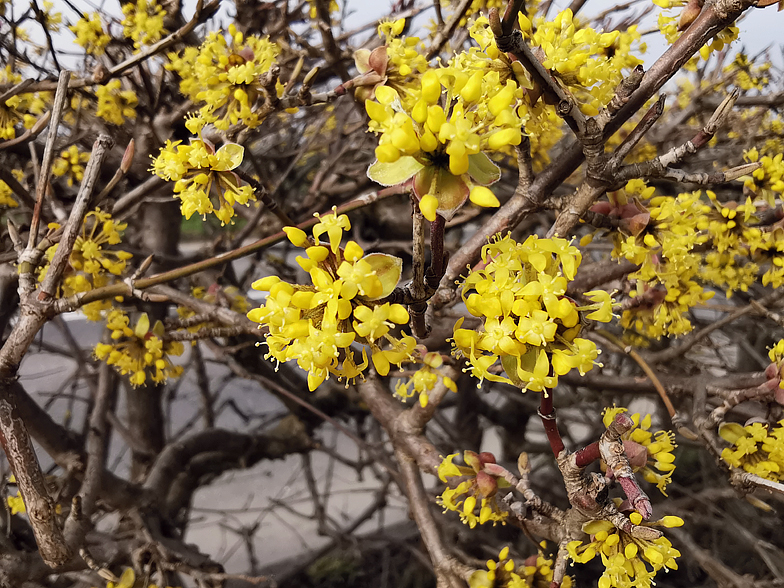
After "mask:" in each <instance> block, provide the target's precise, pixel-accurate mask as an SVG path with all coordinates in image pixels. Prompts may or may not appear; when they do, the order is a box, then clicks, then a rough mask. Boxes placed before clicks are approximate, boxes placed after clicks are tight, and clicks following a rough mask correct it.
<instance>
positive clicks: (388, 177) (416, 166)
mask: <svg viewBox="0 0 784 588" xmlns="http://www.w3.org/2000/svg"><path fill="white" fill-rule="evenodd" d="M423 167H425V166H424V165H422V164H421V163H419V162H418V161H417V160H416V159H414V158H413V157H411V156H410V155H403V156H401V157H400V159H398V160H397V161H395V162H394V163H384V162H382V161H375V162H374V163H372V164H371V166H370V167H369V168H368V171H367V175H368V177H369V178H370V179H371V180H373V181H374V182H376V183H377V184H381V185H382V186H396V185H397V184H402V183H403V182H405V181H406V180H408V179H411V177H412V176H413V175H414V174H415V173H417V172H418V171H419V170H421V169H422V168H423Z"/></svg>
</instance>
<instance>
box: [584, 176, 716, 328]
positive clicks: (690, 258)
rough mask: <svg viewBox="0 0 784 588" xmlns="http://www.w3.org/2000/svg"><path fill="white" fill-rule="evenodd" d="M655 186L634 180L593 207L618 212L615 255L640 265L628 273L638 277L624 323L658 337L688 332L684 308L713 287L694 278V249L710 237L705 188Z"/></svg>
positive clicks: (697, 259) (698, 260) (697, 272)
mask: <svg viewBox="0 0 784 588" xmlns="http://www.w3.org/2000/svg"><path fill="white" fill-rule="evenodd" d="M653 192H654V189H653V188H652V187H648V186H646V185H645V183H644V182H643V181H641V180H631V181H630V182H629V183H627V185H626V186H625V187H624V189H623V190H619V191H617V192H613V193H611V194H610V195H609V197H610V202H609V203H607V202H605V203H601V204H598V205H596V206H594V208H593V210H594V211H596V212H601V213H604V214H608V215H610V216H616V217H620V225H619V228H618V231H617V232H613V234H612V240H613V252H612V255H613V257H616V258H625V259H628V260H629V261H631V262H633V263H636V264H639V265H640V269H639V270H638V271H636V272H633V273H632V274H630V275H629V277H630V278H631V279H633V280H636V286H635V288H634V289H633V290H632V292H631V296H632V298H633V299H637V300H636V301H635V303H634V304H632V306H631V308H629V309H628V310H625V311H624V312H623V314H622V316H621V325H622V326H623V327H625V328H627V329H631V328H633V329H635V330H636V331H637V332H638V333H640V334H642V335H645V336H647V337H650V338H654V339H658V338H660V337H661V336H662V335H681V334H683V333H687V332H689V331H690V330H691V329H692V326H691V322H690V321H689V319H688V318H687V316H686V313H687V312H688V310H689V309H690V308H692V307H693V306H696V305H698V304H701V303H703V302H705V301H706V300H709V299H710V298H711V297H712V296H713V295H714V293H713V292H711V291H708V290H706V289H705V288H703V286H702V285H701V284H699V283H698V282H697V281H696V280H697V278H698V277H699V275H700V270H701V257H700V256H699V255H697V254H695V253H694V252H693V250H694V248H695V247H696V246H697V245H700V244H702V243H705V242H706V241H707V240H708V236H707V235H706V234H705V230H706V229H707V228H708V222H709V221H708V217H707V213H708V212H709V211H710V210H711V209H710V207H709V206H707V205H706V204H704V203H703V202H702V201H701V200H700V195H701V192H700V191H697V192H693V193H688V192H687V193H682V194H679V195H678V196H677V197H676V198H673V197H671V196H653Z"/></svg>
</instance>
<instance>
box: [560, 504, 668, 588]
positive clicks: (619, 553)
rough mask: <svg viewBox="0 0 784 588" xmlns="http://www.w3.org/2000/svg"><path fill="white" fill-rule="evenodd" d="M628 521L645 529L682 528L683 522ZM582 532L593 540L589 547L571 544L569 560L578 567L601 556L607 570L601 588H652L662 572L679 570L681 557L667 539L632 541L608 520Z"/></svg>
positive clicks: (637, 516) (591, 524) (636, 516)
mask: <svg viewBox="0 0 784 588" xmlns="http://www.w3.org/2000/svg"><path fill="white" fill-rule="evenodd" d="M629 519H630V520H631V522H632V523H633V524H635V525H642V526H643V527H654V526H661V527H666V528H671V527H680V526H682V525H683V519H681V518H679V517H675V516H666V517H664V518H662V519H660V520H658V521H652V522H650V521H649V522H645V523H643V522H642V516H641V515H640V513H637V512H633V513H631V515H629ZM583 531H584V532H585V533H587V534H588V535H590V536H591V541H590V542H589V543H587V544H586V543H584V542H583V541H571V542H570V543H569V544H568V545H567V546H566V547H567V550H568V551H569V557H571V559H572V560H573V561H575V562H576V563H586V562H589V561H591V560H592V559H593V558H594V557H596V555H597V554H598V555H599V556H601V558H602V563H603V564H604V568H605V569H604V573H603V574H602V577H601V578H599V583H598V588H612V587H616V588H632V587H634V588H650V587H651V586H652V585H653V578H654V576H655V575H656V574H657V572H659V570H661V569H662V568H664V569H665V570H667V569H670V570H677V569H678V564H677V563H675V558H676V557H680V555H681V554H680V552H679V551H678V550H677V549H675V548H674V547H673V546H672V543H670V541H669V539H667V538H666V537H659V538H658V539H643V538H639V537H633V536H632V535H630V534H629V533H626V532H625V531H623V530H622V529H618V528H616V527H615V526H614V525H613V524H612V523H611V522H609V521H605V520H596V521H589V522H588V523H586V524H585V525H583Z"/></svg>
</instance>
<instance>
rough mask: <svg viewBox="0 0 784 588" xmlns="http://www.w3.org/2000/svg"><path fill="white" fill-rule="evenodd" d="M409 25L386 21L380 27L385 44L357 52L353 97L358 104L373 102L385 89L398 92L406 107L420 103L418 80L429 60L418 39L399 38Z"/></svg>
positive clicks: (355, 53) (400, 20) (380, 35)
mask: <svg viewBox="0 0 784 588" xmlns="http://www.w3.org/2000/svg"><path fill="white" fill-rule="evenodd" d="M405 25H406V20H405V19H404V18H401V19H398V20H396V21H385V22H382V23H381V24H379V25H378V36H379V37H381V38H382V39H384V44H383V45H381V46H379V47H376V48H375V49H373V51H370V50H369V49H358V50H357V51H355V52H354V63H355V65H356V67H357V71H358V72H359V74H360V75H359V76H357V78H355V79H354V84H355V85H356V86H357V88H356V90H355V92H354V96H355V98H357V99H358V100H361V101H364V100H372V99H373V98H374V97H375V90H376V88H377V87H379V86H381V85H386V86H389V87H390V88H392V89H393V90H395V91H396V92H397V93H398V94H399V95H400V96H401V99H402V100H403V102H404V103H406V104H408V103H410V104H411V105H413V103H414V102H416V100H417V96H416V94H417V84H416V76H418V75H420V74H422V73H424V72H425V70H427V67H428V65H427V60H426V59H425V57H424V55H422V54H421V53H420V52H419V50H418V46H419V45H420V40H419V37H405V38H399V35H400V33H401V32H403V28H404V27H405Z"/></svg>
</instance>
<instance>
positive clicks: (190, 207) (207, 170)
mask: <svg viewBox="0 0 784 588" xmlns="http://www.w3.org/2000/svg"><path fill="white" fill-rule="evenodd" d="M204 123H205V121H204V119H203V118H201V117H195V118H191V119H189V120H188V122H187V123H186V126H187V127H188V129H189V130H190V131H191V132H193V133H196V134H197V136H198V138H194V139H192V140H191V142H190V144H189V145H183V144H182V141H175V142H171V141H170V140H167V141H166V144H165V145H164V146H163V147H161V150H160V153H159V154H158V157H156V158H155V159H153V163H152V167H151V168H150V171H151V172H152V173H154V174H155V175H157V176H158V177H160V178H162V179H164V180H166V181H170V182H174V196H175V198H178V199H179V200H180V210H181V212H182V214H183V216H184V217H185V218H186V219H187V218H190V217H191V215H192V214H193V213H194V212H196V213H198V214H200V215H202V217H205V216H206V215H207V214H210V213H212V214H214V215H215V216H216V217H217V218H218V219H219V220H220V221H221V224H226V223H231V222H233V221H232V218H233V216H234V204H235V203H237V204H242V205H247V204H248V202H249V201H251V200H256V196H255V194H254V193H253V188H251V187H250V186H248V185H245V186H242V185H241V183H242V182H241V180H240V178H239V176H238V175H237V174H236V173H234V172H233V171H232V170H234V169H237V168H238V167H239V166H240V164H241V163H242V159H243V157H244V155H245V148H244V147H242V146H241V145H237V144H236V143H226V144H224V145H223V146H222V147H221V148H220V149H218V150H216V149H215V146H214V145H213V144H212V143H210V142H209V141H207V140H205V139H203V138H202V137H201V129H202V128H203V126H204ZM213 195H214V196H216V197H217V201H218V202H217V206H216V204H215V203H214V202H213V200H212V196H213Z"/></svg>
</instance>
